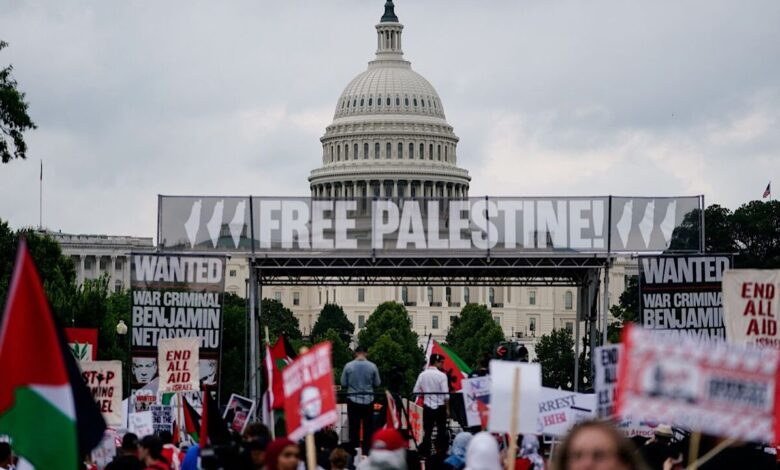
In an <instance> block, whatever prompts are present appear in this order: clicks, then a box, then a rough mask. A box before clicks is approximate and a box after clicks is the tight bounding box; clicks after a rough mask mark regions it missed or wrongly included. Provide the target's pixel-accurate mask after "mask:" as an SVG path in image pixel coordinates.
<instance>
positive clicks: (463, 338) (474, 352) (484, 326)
mask: <svg viewBox="0 0 780 470" xmlns="http://www.w3.org/2000/svg"><path fill="white" fill-rule="evenodd" d="M504 339H505V336H504V330H503V329H502V328H501V326H500V325H499V324H498V323H496V322H495V321H494V320H493V315H492V314H491V313H490V309H488V308H487V307H486V306H484V305H477V304H468V305H466V306H465V307H463V309H462V310H461V311H460V315H459V316H457V317H455V318H454V319H453V321H452V325H450V330H449V332H448V333H447V344H448V345H449V346H450V347H451V348H452V349H453V350H454V351H455V353H456V354H457V355H458V356H460V358H461V359H463V360H464V361H466V364H470V365H471V366H475V365H476V364H477V361H479V359H480V358H481V357H482V355H483V354H484V353H486V352H487V353H489V352H492V351H493V348H494V347H495V346H496V344H498V343H500V342H501V341H504Z"/></svg>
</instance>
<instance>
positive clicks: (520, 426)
mask: <svg viewBox="0 0 780 470" xmlns="http://www.w3.org/2000/svg"><path fill="white" fill-rule="evenodd" d="M516 370H519V371H520V372H519V377H520V380H519V382H520V383H519V394H518V397H519V402H518V404H517V408H516V409H517V415H516V416H515V420H516V425H517V432H518V434H526V433H529V434H534V433H536V432H537V430H538V426H537V419H538V417H539V393H540V392H541V388H542V368H541V366H540V365H539V364H525V363H518V362H508V361H490V377H491V382H490V420H489V422H488V430H489V431H490V432H495V433H508V432H511V430H512V429H511V427H512V390H513V388H514V377H515V371H516Z"/></svg>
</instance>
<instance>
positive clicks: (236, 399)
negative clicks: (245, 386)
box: [222, 393, 255, 434]
mask: <svg viewBox="0 0 780 470" xmlns="http://www.w3.org/2000/svg"><path fill="white" fill-rule="evenodd" d="M254 412H255V401H254V400H252V399H250V398H247V397H242V396H241V395H236V394H235V393H234V394H232V395H230V400H228V404H227V407H226V408H225V413H224V414H223V415H222V417H223V418H224V419H225V422H226V423H228V426H230V429H232V430H234V431H236V432H237V433H239V434H243V433H244V429H246V425H247V424H248V423H249V420H250V419H251V417H252V415H253V414H254Z"/></svg>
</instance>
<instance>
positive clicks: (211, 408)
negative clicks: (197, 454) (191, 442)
mask: <svg viewBox="0 0 780 470" xmlns="http://www.w3.org/2000/svg"><path fill="white" fill-rule="evenodd" d="M198 437H199V438H200V440H199V441H198V443H199V444H200V448H201V449H205V448H206V447H208V446H209V444H210V445H222V444H227V443H228V442H229V441H230V432H229V431H228V426H227V424H225V420H224V419H222V415H221V414H220V413H219V408H218V407H217V403H216V402H215V401H214V398H212V397H211V392H209V391H208V389H207V388H206V386H205V385H204V387H203V416H201V421H200V434H199V436H198Z"/></svg>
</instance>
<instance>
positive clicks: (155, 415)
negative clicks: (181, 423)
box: [150, 405, 174, 434]
mask: <svg viewBox="0 0 780 470" xmlns="http://www.w3.org/2000/svg"><path fill="white" fill-rule="evenodd" d="M150 412H151V413H152V426H153V427H154V432H155V434H160V433H161V432H163V431H169V432H173V421H174V419H173V407H172V406H170V405H152V407H151V409H150Z"/></svg>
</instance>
